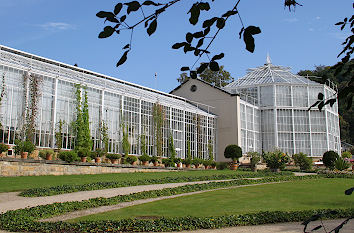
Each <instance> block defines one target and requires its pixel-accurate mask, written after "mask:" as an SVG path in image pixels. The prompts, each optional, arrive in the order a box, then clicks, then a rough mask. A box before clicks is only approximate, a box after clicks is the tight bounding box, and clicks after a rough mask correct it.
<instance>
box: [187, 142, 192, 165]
mask: <svg viewBox="0 0 354 233" xmlns="http://www.w3.org/2000/svg"><path fill="white" fill-rule="evenodd" d="M187 159H188V160H192V153H191V141H190V140H187Z"/></svg>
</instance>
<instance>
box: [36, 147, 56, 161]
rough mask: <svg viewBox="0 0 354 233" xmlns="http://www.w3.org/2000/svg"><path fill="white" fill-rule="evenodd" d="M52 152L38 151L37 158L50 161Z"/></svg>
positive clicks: (47, 150) (48, 150) (50, 150)
mask: <svg viewBox="0 0 354 233" xmlns="http://www.w3.org/2000/svg"><path fill="white" fill-rule="evenodd" d="M53 155H54V151H53V150H52V149H45V150H41V151H39V157H41V158H42V159H45V160H52V158H53Z"/></svg>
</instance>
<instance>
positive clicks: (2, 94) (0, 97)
mask: <svg viewBox="0 0 354 233" xmlns="http://www.w3.org/2000/svg"><path fill="white" fill-rule="evenodd" d="M5 96H6V85H5V73H4V74H3V75H2V80H1V91H0V115H1V105H2V100H3V99H4V98H5ZM1 121H2V118H0V128H2V122H1Z"/></svg>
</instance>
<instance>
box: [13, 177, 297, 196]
mask: <svg viewBox="0 0 354 233" xmlns="http://www.w3.org/2000/svg"><path fill="white" fill-rule="evenodd" d="M289 175H293V173H292V172H279V173H274V172H268V171H267V172H261V171H260V172H242V173H236V174H220V175H209V176H192V177H190V176H181V177H164V178H160V179H142V180H135V181H111V182H95V183H89V184H79V185H75V184H67V185H59V186H52V187H45V188H32V189H27V190H25V191H23V192H21V193H20V194H19V195H20V196H23V197H40V196H52V195H58V194H63V193H73V192H79V191H88V190H99V189H109V188H119V187H129V186H137V185H148V184H165V183H180V182H192V181H203V180H228V179H240V178H253V177H264V176H289Z"/></svg>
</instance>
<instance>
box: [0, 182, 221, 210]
mask: <svg viewBox="0 0 354 233" xmlns="http://www.w3.org/2000/svg"><path fill="white" fill-rule="evenodd" d="M222 181H225V180H210V181H195V182H184V183H168V184H153V185H140V186H130V187H121V188H114V189H102V190H93V191H82V192H75V193H66V194H60V195H55V196H47V197H21V196H18V194H19V192H10V193H1V194H0V213H4V212H6V211H8V210H16V209H23V208H26V207H34V206H38V205H46V204H52V203H55V202H67V201H83V200H88V199H90V198H97V197H114V196H117V195H127V194H131V193H137V192H142V191H150V190H159V189H164V188H174V187H179V186H183V185H187V184H203V183H209V182H222Z"/></svg>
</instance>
